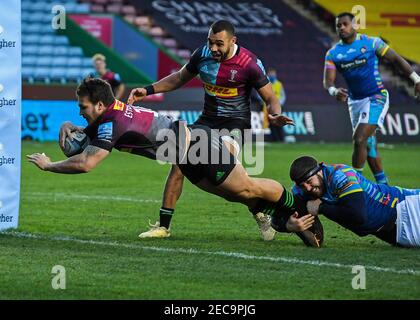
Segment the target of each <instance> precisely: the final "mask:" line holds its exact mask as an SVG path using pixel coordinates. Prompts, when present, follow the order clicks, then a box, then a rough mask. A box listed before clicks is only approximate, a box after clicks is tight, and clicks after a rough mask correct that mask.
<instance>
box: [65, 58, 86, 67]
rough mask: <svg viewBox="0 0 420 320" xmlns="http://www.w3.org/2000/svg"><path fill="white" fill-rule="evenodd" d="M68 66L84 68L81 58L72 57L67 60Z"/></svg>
mask: <svg viewBox="0 0 420 320" xmlns="http://www.w3.org/2000/svg"><path fill="white" fill-rule="evenodd" d="M67 66H69V67H81V66H82V58H79V57H71V58H68V59H67Z"/></svg>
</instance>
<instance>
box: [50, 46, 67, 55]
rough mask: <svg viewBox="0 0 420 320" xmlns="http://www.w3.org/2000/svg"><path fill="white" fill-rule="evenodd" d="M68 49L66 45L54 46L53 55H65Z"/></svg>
mask: <svg viewBox="0 0 420 320" xmlns="http://www.w3.org/2000/svg"><path fill="white" fill-rule="evenodd" d="M69 49H70V48H69V47H67V46H56V47H54V55H67V54H68V52H69Z"/></svg>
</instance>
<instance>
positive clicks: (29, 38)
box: [22, 34, 40, 45]
mask: <svg viewBox="0 0 420 320" xmlns="http://www.w3.org/2000/svg"><path fill="white" fill-rule="evenodd" d="M39 39H40V36H39V35H38V34H29V35H26V34H24V35H23V36H22V43H23V44H25V45H26V44H37V43H39Z"/></svg>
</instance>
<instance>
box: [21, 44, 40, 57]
mask: <svg viewBox="0 0 420 320" xmlns="http://www.w3.org/2000/svg"><path fill="white" fill-rule="evenodd" d="M35 54H38V46H36V45H29V44H28V45H25V46H22V56H23V57H25V56H28V55H35Z"/></svg>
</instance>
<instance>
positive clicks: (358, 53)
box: [324, 12, 420, 183]
mask: <svg viewBox="0 0 420 320" xmlns="http://www.w3.org/2000/svg"><path fill="white" fill-rule="evenodd" d="M354 23H355V21H354V16H353V15H352V14H351V13H347V12H345V13H341V14H339V15H338V16H337V18H336V31H337V33H338V35H339V37H340V39H341V40H340V41H339V42H338V43H336V44H335V45H334V46H333V47H332V48H331V49H330V50H328V52H327V54H326V56H325V69H324V88H325V89H326V90H328V93H329V94H330V95H331V96H333V97H335V98H336V99H337V100H339V101H342V102H347V104H348V107H349V112H350V119H351V123H352V127H353V144H354V149H353V156H352V165H353V168H354V169H355V170H357V171H358V172H359V173H362V171H363V167H364V165H365V162H366V159H367V161H368V164H369V167H370V169H371V170H372V173H373V174H374V176H375V180H376V182H377V183H387V182H388V179H387V177H386V175H385V173H384V171H383V168H382V161H381V158H380V156H379V153H378V146H377V140H376V135H375V131H376V130H377V128H378V126H382V125H383V122H384V120H385V115H386V113H387V112H388V107H389V94H388V91H387V90H386V89H385V88H384V85H383V83H382V79H381V75H380V74H379V67H378V64H379V59H380V58H384V59H386V60H387V61H389V62H390V63H392V64H393V65H394V66H395V67H396V68H398V69H400V70H401V71H402V72H403V73H404V74H405V75H407V77H409V78H410V79H411V80H412V81H413V82H414V84H415V94H416V95H418V94H419V93H420V76H418V75H417V73H416V72H414V70H413V68H411V66H410V65H409V64H408V63H407V61H405V60H404V59H403V58H402V57H401V56H399V55H398V54H397V53H396V52H395V51H394V50H392V49H391V48H390V47H389V46H388V45H387V44H386V43H385V42H383V41H382V40H381V39H380V38H377V37H369V36H366V35H363V34H360V33H357V31H356V29H355V24H354ZM337 71H338V72H339V73H341V74H342V75H343V77H344V79H345V81H346V83H347V86H348V89H345V88H336V87H335V85H334V83H335V79H336V73H337Z"/></svg>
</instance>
